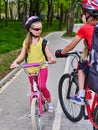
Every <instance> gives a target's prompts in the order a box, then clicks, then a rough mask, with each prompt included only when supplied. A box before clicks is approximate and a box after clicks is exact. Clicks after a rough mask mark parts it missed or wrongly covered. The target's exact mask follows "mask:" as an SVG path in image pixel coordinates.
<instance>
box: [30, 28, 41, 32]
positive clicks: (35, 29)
mask: <svg viewBox="0 0 98 130" xmlns="http://www.w3.org/2000/svg"><path fill="white" fill-rule="evenodd" d="M31 29H32V30H34V31H39V30H42V28H31Z"/></svg>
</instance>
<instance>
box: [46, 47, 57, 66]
mask: <svg viewBox="0 0 98 130" xmlns="http://www.w3.org/2000/svg"><path fill="white" fill-rule="evenodd" d="M45 53H46V56H47V58H48V60H49V63H50V64H54V63H56V60H55V59H54V58H53V56H52V54H51V52H50V50H49V47H48V45H46V47H45Z"/></svg>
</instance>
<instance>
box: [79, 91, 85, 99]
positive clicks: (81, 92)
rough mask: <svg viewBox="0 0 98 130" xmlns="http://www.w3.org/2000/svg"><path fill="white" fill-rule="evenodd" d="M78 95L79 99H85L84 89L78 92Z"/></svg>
mask: <svg viewBox="0 0 98 130" xmlns="http://www.w3.org/2000/svg"><path fill="white" fill-rule="evenodd" d="M78 94H79V97H85V90H84V89H82V90H79V92H78Z"/></svg>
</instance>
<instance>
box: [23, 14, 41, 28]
mask: <svg viewBox="0 0 98 130" xmlns="http://www.w3.org/2000/svg"><path fill="white" fill-rule="evenodd" d="M38 21H39V22H41V19H40V18H39V17H38V16H31V17H29V18H28V19H27V21H26V23H25V28H26V29H27V30H29V28H30V26H31V24H32V23H34V22H38Z"/></svg>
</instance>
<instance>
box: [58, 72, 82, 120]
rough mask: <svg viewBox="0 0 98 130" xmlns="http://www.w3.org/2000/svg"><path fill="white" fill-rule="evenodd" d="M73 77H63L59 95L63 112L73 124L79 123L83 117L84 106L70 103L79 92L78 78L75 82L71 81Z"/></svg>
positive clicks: (67, 75) (69, 75) (68, 75)
mask: <svg viewBox="0 0 98 130" xmlns="http://www.w3.org/2000/svg"><path fill="white" fill-rule="evenodd" d="M71 77H72V76H71V74H64V75H63V76H62V77H61V79H60V81H59V87H58V94H59V100H60V104H61V107H62V110H63V112H64V114H65V115H66V117H67V118H68V119H69V120H70V121H72V122H78V121H80V120H81V119H82V117H83V106H81V105H78V104H75V103H73V102H71V101H70V97H71V96H73V95H74V94H76V93H77V91H78V82H77V78H76V79H75V78H74V77H73V78H74V80H71ZM67 83H68V84H67Z"/></svg>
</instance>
